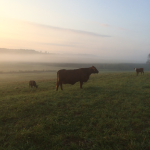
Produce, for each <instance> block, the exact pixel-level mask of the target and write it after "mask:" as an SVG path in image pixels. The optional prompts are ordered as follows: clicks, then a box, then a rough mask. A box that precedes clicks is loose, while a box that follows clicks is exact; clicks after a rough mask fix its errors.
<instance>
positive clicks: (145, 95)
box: [0, 71, 150, 150]
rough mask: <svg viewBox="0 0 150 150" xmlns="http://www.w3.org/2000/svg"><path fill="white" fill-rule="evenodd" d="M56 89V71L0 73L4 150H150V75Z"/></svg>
mask: <svg viewBox="0 0 150 150" xmlns="http://www.w3.org/2000/svg"><path fill="white" fill-rule="evenodd" d="M29 80H35V81H36V82H37V84H38V86H39V88H37V89H36V88H32V89H31V88H29V84H28V82H29ZM55 88H56V72H40V73H35V72H33V73H13V74H8V73H6V74H5V73H3V74H0V149H1V150H50V149H51V150H52V149H53V150H78V149H80V150H82V149H84V150H87V149H90V150H99V149H101V150H149V149H150V72H145V74H144V75H141V74H139V76H136V73H135V71H133V72H107V73H104V72H103V73H101V72H99V74H93V75H91V76H90V79H89V81H88V82H87V83H84V84H83V89H80V88H79V82H78V83H76V84H75V85H69V84H67V85H63V89H64V90H63V91H61V90H60V88H59V90H58V91H56V89H55Z"/></svg>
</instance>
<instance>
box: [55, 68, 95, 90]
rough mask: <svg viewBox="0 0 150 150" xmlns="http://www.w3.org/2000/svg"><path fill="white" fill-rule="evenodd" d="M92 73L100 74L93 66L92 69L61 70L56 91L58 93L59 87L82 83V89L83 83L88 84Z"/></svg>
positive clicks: (58, 73) (58, 74)
mask: <svg viewBox="0 0 150 150" xmlns="http://www.w3.org/2000/svg"><path fill="white" fill-rule="evenodd" d="M92 73H98V70H97V69H96V68H95V67H94V66H92V67H90V68H79V69H74V70H65V69H62V70H59V71H58V72H57V83H56V91H58V88H59V85H60V86H61V90H63V88H62V84H72V85H73V84H75V83H76V82H79V81H80V88H81V89H82V85H83V82H87V81H88V79H89V77H90V75H91V74H92Z"/></svg>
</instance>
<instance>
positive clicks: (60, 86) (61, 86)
mask: <svg viewBox="0 0 150 150" xmlns="http://www.w3.org/2000/svg"><path fill="white" fill-rule="evenodd" d="M60 87H61V90H63V88H62V82H61V83H60Z"/></svg>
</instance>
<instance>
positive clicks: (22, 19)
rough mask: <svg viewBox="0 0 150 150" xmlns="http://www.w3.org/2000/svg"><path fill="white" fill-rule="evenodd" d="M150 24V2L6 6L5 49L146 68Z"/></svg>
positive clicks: (31, 1)
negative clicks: (79, 56)
mask: <svg viewBox="0 0 150 150" xmlns="http://www.w3.org/2000/svg"><path fill="white" fill-rule="evenodd" d="M149 18H150V0H55V1H54V0H0V48H16V49H20V48H21V49H35V50H38V51H49V52H50V53H61V54H64V53H67V54H89V55H90V54H92V55H96V56H97V59H99V60H108V61H123V62H146V60H147V56H148V54H149V53H150V19H149ZM66 59H67V58H66ZM93 59H94V57H93Z"/></svg>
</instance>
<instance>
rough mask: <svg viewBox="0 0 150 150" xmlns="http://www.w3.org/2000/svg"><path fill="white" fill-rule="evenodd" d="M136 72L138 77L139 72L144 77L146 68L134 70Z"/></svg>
mask: <svg viewBox="0 0 150 150" xmlns="http://www.w3.org/2000/svg"><path fill="white" fill-rule="evenodd" d="M134 70H135V71H136V74H137V76H138V74H139V72H141V75H142V73H143V75H144V68H134Z"/></svg>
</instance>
